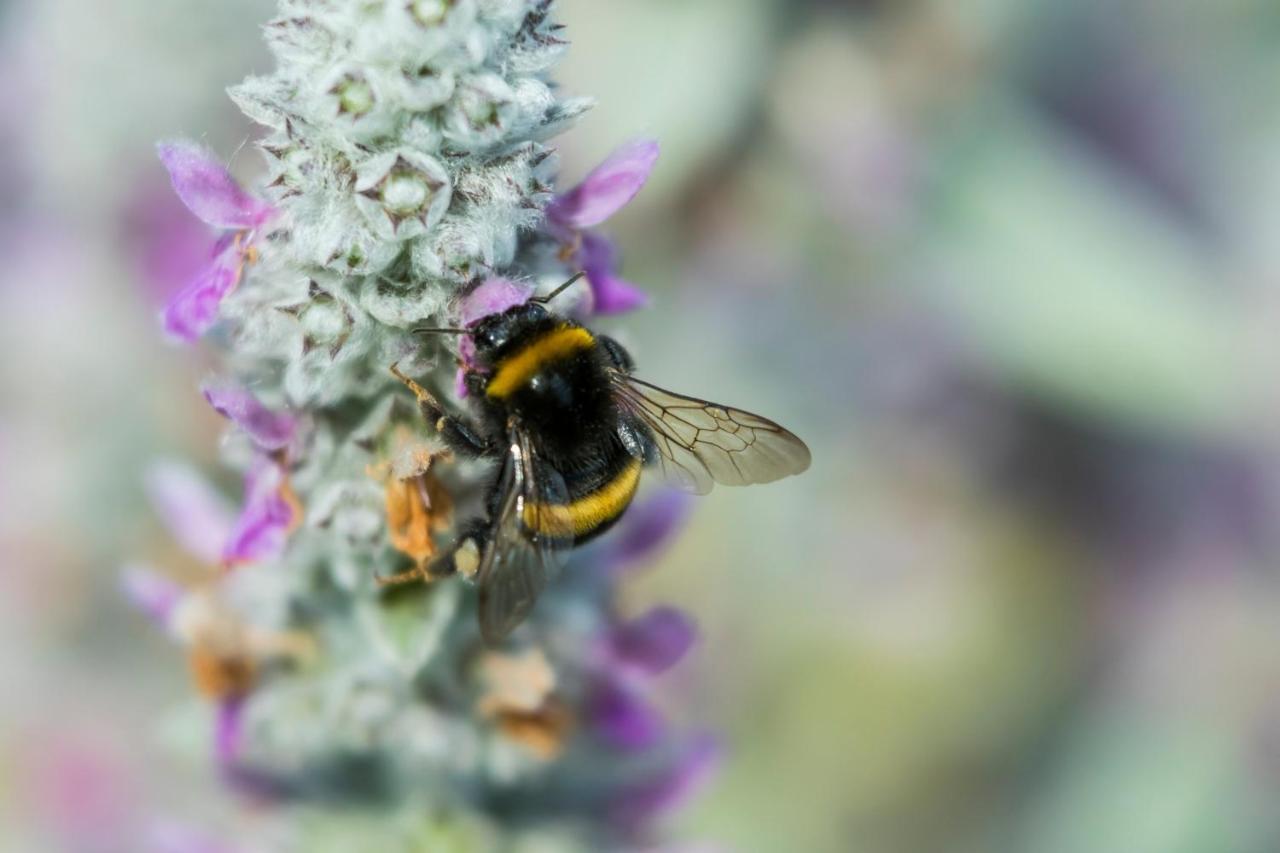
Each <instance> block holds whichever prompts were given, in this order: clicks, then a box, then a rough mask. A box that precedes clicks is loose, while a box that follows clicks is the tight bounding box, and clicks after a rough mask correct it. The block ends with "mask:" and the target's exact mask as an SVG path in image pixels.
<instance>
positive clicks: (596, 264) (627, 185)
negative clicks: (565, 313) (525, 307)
mask: <svg viewBox="0 0 1280 853" xmlns="http://www.w3.org/2000/svg"><path fill="white" fill-rule="evenodd" d="M657 159H658V143H657V142H655V141H653V140H651V139H641V140H636V141H635V142H630V143H628V144H626V145H624V146H622V147H621V148H619V149H618V150H616V151H614V152H613V153H612V154H610V155H609V156H608V157H606V158H605V160H604V162H603V163H601V164H600V165H599V166H597V167H596V168H594V169H592V170H591V172H590V173H588V174H587V176H586V177H585V178H583V180H582V183H580V184H578V185H577V186H576V187H574V188H573V189H571V190H569V191H567V192H564V193H561V194H560V195H558V196H556V197H555V198H554V199H553V200H552V201H551V203H550V204H549V205H547V210H546V213H547V231H548V232H549V233H550V234H551V236H553V237H554V238H555V239H557V240H559V241H560V242H561V243H562V244H563V245H564V247H565V249H564V253H563V256H564V258H565V260H567V261H569V262H571V263H572V264H573V265H574V266H575V267H577V268H578V269H580V270H582V271H583V272H585V273H586V274H587V281H588V283H589V284H590V285H591V297H592V312H593V313H596V314H617V313H621V312H623V311H630V310H631V309H633V308H638V307H640V306H641V305H644V304H645V302H646V301H647V297H646V296H645V294H644V292H643V291H641V290H640V289H639V288H638V287H636V286H635V285H633V284H631V283H630V282H628V281H626V280H624V279H622V278H619V277H618V276H617V275H616V271H617V252H616V251H615V249H614V246H613V244H612V243H611V242H610V241H609V240H608V239H607V238H605V237H602V236H600V235H599V234H594V233H591V232H588V231H587V230H586V229H588V228H594V227H595V226H597V225H600V224H601V223H603V222H604V221H605V220H607V219H608V218H609V217H610V216H613V215H614V214H615V213H617V212H618V211H619V210H621V209H622V208H623V207H625V206H626V205H627V204H628V203H629V202H630V201H631V200H632V199H633V198H635V197H636V194H637V193H639V192H640V189H641V188H642V187H643V186H644V185H645V182H646V181H647V180H648V179H649V173H650V172H652V171H653V166H654V163H655V162H657Z"/></svg>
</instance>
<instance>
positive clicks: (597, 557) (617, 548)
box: [592, 489, 693, 577]
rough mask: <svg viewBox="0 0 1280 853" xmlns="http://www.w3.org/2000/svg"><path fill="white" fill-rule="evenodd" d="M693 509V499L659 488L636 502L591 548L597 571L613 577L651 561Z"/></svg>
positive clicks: (681, 493)
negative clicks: (607, 533) (597, 543)
mask: <svg viewBox="0 0 1280 853" xmlns="http://www.w3.org/2000/svg"><path fill="white" fill-rule="evenodd" d="M692 508H693V499H692V497H691V496H690V495H688V494H687V493H685V492H681V491H677V490H675V489H662V490H661V491H658V492H656V493H654V494H652V495H649V496H648V497H647V498H645V499H644V500H640V501H636V502H635V503H634V504H633V505H632V506H631V508H630V509H628V510H627V512H626V513H625V514H624V515H623V516H622V518H621V519H620V520H619V522H618V526H617V527H616V528H615V529H614V530H613V531H612V532H611V533H610V534H609V535H608V536H606V537H604V538H603V539H601V540H600V544H599V545H596V546H595V547H594V548H593V553H592V558H593V562H594V563H595V565H596V566H598V571H600V572H602V573H603V574H604V575H606V576H609V577H614V576H617V575H619V574H621V573H622V572H623V571H625V570H627V569H629V568H631V567H632V566H634V565H636V564H637V563H640V562H643V561H645V560H647V559H650V558H652V557H653V556H654V555H655V554H657V553H658V552H659V551H661V550H662V549H663V548H665V547H666V545H667V543H668V542H670V541H671V539H672V538H673V537H674V536H675V534H676V533H677V532H678V531H679V530H680V527H681V525H682V524H684V520H685V519H686V518H687V517H688V515H689V512H690V511H691V510H692Z"/></svg>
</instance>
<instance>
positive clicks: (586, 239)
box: [578, 234, 649, 314]
mask: <svg viewBox="0 0 1280 853" xmlns="http://www.w3.org/2000/svg"><path fill="white" fill-rule="evenodd" d="M578 260H579V262H580V263H581V264H582V269H583V271H584V272H585V273H586V274H587V283H588V284H590V285H591V312H592V313H593V314H622V313H624V312H626V311H632V310H634V309H636V308H640V307H642V306H644V305H645V304H646V303H648V301H649V297H648V295H647V294H645V292H644V291H643V290H641V289H640V288H638V287H636V286H635V285H634V284H631V283H630V282H628V281H626V280H624V279H621V278H619V277H618V276H616V275H615V274H614V270H615V269H616V268H617V253H616V252H615V251H614V248H613V243H612V242H610V241H609V240H608V239H607V238H605V237H601V236H600V235H598V234H583V235H582V249H581V251H580V252H579V253H578Z"/></svg>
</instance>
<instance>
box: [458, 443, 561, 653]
mask: <svg viewBox="0 0 1280 853" xmlns="http://www.w3.org/2000/svg"><path fill="white" fill-rule="evenodd" d="M509 439H510V444H509V449H508V452H507V455H506V457H505V458H504V460H503V466H502V472H501V474H500V477H499V480H498V488H499V494H500V496H501V497H500V499H499V501H498V507H497V510H496V512H495V513H494V515H493V518H492V520H491V522H490V524H491V526H490V530H489V540H488V543H487V544H486V546H485V549H484V553H483V554H482V555H481V557H480V565H479V566H478V567H477V570H476V583H477V585H478V586H479V590H480V633H481V634H482V635H483V636H484V639H485V642H487V643H491V644H493V643H497V642H499V641H501V640H502V639H503V638H504V637H506V636H507V635H508V634H510V633H511V632H512V631H513V630H515V629H516V627H517V626H518V625H519V624H520V623H521V622H523V621H524V620H525V617H526V616H528V615H529V611H530V610H532V609H533V605H534V603H535V602H536V601H537V600H538V596H539V595H540V594H541V593H542V590H543V589H544V588H545V587H546V585H547V583H548V582H549V581H550V579H551V578H552V577H553V576H554V574H555V573H556V571H557V570H558V569H559V568H560V566H561V565H562V564H563V561H564V560H563V558H564V552H565V550H566V549H568V548H569V547H570V546H571V545H572V544H573V528H572V526H571V525H570V523H569V519H568V516H567V514H566V513H565V512H563V511H559V512H557V511H556V508H557V506H560V505H563V504H565V503H567V501H568V490H567V489H566V488H565V485H564V478H562V477H561V476H560V475H559V473H558V472H556V471H555V469H554V468H552V467H551V466H549V465H547V464H546V462H545V461H542V460H539V459H538V458H537V457H536V456H535V455H534V452H533V448H532V446H531V444H530V442H529V440H528V436H527V435H526V434H525V432H524V431H523V430H520V429H518V428H517V429H513V430H511V434H510V436H509Z"/></svg>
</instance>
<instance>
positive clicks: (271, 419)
mask: <svg viewBox="0 0 1280 853" xmlns="http://www.w3.org/2000/svg"><path fill="white" fill-rule="evenodd" d="M202 390H203V391H204V398H205V399H206V400H208V401H209V405H211V406H213V408H214V411H216V412H217V413H218V414H220V415H222V416H223V417H224V418H227V419H228V420H230V421H231V422H232V423H234V424H235V425H236V426H238V427H240V428H241V429H242V430H244V431H245V432H246V433H247V434H248V436H249V438H251V439H253V443H254V444H256V445H257V446H258V447H259V448H260V449H262V450H265V451H274V450H284V449H285V448H287V447H289V445H291V444H292V443H293V439H294V436H295V434H296V433H297V420H296V419H295V418H294V417H293V416H292V415H287V414H283V413H280V412H273V411H271V410H270V409H268V408H267V407H266V406H263V405H262V403H260V402H259V401H258V398H257V397H255V396H254V395H253V394H252V393H250V392H249V391H248V390H246V389H244V388H241V387H239V386H238V385H230V384H217V385H205V386H204V388H203V389H202Z"/></svg>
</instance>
